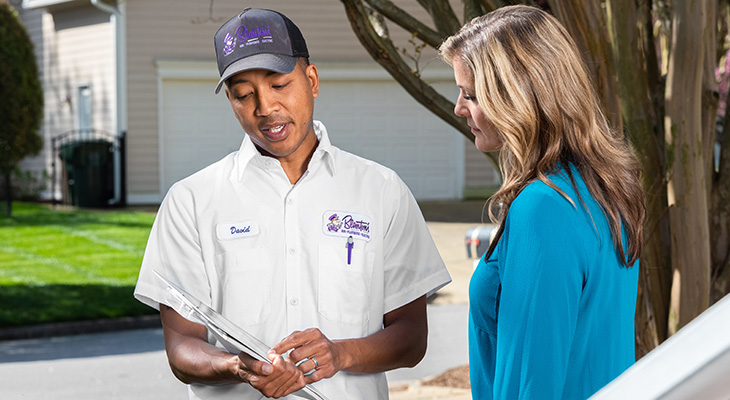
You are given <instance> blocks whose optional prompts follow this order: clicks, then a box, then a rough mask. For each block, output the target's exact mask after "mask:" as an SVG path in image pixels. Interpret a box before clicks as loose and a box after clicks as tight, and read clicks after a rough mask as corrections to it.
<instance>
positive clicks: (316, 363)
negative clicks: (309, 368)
mask: <svg viewBox="0 0 730 400" xmlns="http://www.w3.org/2000/svg"><path fill="white" fill-rule="evenodd" d="M310 360H312V361H314V369H317V367H319V363H318V362H317V359H316V358H314V356H312V358H311V359H310Z"/></svg>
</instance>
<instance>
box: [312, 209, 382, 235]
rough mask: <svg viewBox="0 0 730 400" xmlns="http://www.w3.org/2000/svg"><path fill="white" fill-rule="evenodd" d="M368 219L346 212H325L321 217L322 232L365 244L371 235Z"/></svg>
mask: <svg viewBox="0 0 730 400" xmlns="http://www.w3.org/2000/svg"><path fill="white" fill-rule="evenodd" d="M371 225H372V224H371V220H370V217H367V216H365V215H360V214H354V213H350V212H347V211H327V212H325V213H324V215H323V216H322V231H323V232H324V234H325V235H328V236H338V237H344V238H347V237H350V236H352V238H353V239H360V240H364V241H366V242H369V241H370V235H371V229H372V226H371Z"/></svg>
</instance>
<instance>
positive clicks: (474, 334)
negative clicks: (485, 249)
mask: <svg viewBox="0 0 730 400" xmlns="http://www.w3.org/2000/svg"><path fill="white" fill-rule="evenodd" d="M571 167H572V166H571ZM571 170H572V172H573V176H574V178H575V182H576V185H577V188H578V191H579V193H580V196H581V197H582V199H583V201H584V202H585V206H584V205H583V203H582V202H581V199H580V198H579V197H578V196H577V194H576V191H575V189H574V188H573V186H572V184H571V182H570V179H569V178H568V177H567V174H566V173H565V171H564V170H559V172H558V173H555V174H552V175H550V176H549V179H550V180H551V181H552V182H553V183H554V184H555V185H556V186H557V187H559V188H560V189H561V190H563V192H565V194H567V195H568V196H569V197H570V198H571V199H572V200H573V203H574V205H573V204H571V203H570V202H569V201H568V200H567V199H565V197H563V196H562V195H561V194H560V193H558V192H557V191H555V190H554V189H552V188H551V187H549V186H548V185H546V184H545V183H543V182H540V181H537V182H533V183H531V184H529V185H528V186H527V187H526V188H525V189H524V190H523V191H522V192H521V193H520V194H519V195H518V196H517V198H515V200H514V201H513V202H512V205H511V207H510V209H509V212H508V214H507V220H506V224H505V230H504V233H503V234H502V238H501V239H500V241H499V243H498V245H497V247H496V249H495V251H494V252H493V254H492V255H491V257H490V258H489V259H488V260H485V259H484V258H482V260H481V261H480V263H479V264H478V266H477V268H476V270H475V271H474V275H473V276H472V278H471V283H470V285H469V301H470V309H469V364H470V371H471V390H472V396H473V398H474V399H480V400H481V399H585V398H588V397H590V396H591V395H592V394H593V393H595V392H596V391H598V390H599V389H600V388H601V387H603V386H604V385H606V384H607V383H608V382H610V381H611V380H612V379H614V378H615V377H617V376H618V375H620V374H621V373H622V372H623V371H624V370H625V369H626V368H628V367H629V366H631V365H632V364H633V363H634V311H635V308H636V294H637V285H638V272H639V268H638V262H637V263H636V264H634V266H633V267H631V268H626V267H624V266H622V264H621V262H620V259H619V256H618V254H617V253H616V251H615V248H614V245H613V240H612V238H611V232H610V229H609V226H608V221H607V220H606V218H605V216H604V214H603V212H602V211H601V209H600V207H599V205H598V203H596V201H595V200H594V199H593V197H592V196H591V195H590V193H589V192H588V190H587V188H586V186H585V183H584V182H583V180H582V179H581V177H580V175H579V174H578V172H577V170H576V169H575V168H572V169H571ZM586 207H587V208H588V210H589V211H590V213H589V212H587V211H586ZM624 248H626V243H625V238H624Z"/></svg>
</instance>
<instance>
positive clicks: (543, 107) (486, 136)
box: [440, 6, 645, 399]
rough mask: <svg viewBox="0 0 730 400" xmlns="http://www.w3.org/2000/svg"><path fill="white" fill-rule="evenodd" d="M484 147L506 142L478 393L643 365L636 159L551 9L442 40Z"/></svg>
mask: <svg viewBox="0 0 730 400" xmlns="http://www.w3.org/2000/svg"><path fill="white" fill-rule="evenodd" d="M440 53H441V56H442V58H443V59H444V60H446V61H447V62H448V63H450V64H451V65H452V66H453V67H454V75H455V78H456V83H457V85H458V86H459V88H460V90H461V93H460V97H459V100H458V101H457V104H456V108H455V110H454V112H455V113H456V114H457V115H459V116H463V117H466V120H467V123H468V124H469V126H470V127H471V128H472V132H473V133H474V135H475V138H476V139H475V144H476V147H477V148H478V149H479V150H482V151H496V150H498V151H499V160H500V169H501V171H502V175H503V178H504V179H503V183H502V186H501V187H500V189H499V190H498V191H497V193H496V194H495V195H494V196H493V197H492V198H491V199H490V207H489V214H490V217H491V218H492V220H494V221H495V222H498V223H499V224H500V225H499V230H498V233H497V237H496V238H495V239H494V240H493V241H492V245H491V247H490V249H489V251H488V252H487V254H486V255H485V257H484V258H483V259H482V260H481V262H480V263H479V265H478V266H477V269H476V271H475V272H474V275H473V277H472V279H471V283H470V288H469V299H470V318H469V361H470V370H471V383H472V395H473V397H474V398H475V399H492V398H494V399H518V398H519V399H527V398H539V399H551V398H552V399H584V398H587V397H590V396H591V395H592V394H593V393H595V392H596V391H597V390H598V389H600V388H601V387H602V386H604V385H606V384H607V383H608V382H609V381H611V380H612V379H614V378H615V377H617V376H618V375H619V374H621V372H623V371H624V370H625V369H626V368H628V367H629V366H630V365H631V364H632V363H633V362H634V310H635V307H636V292H637V281H638V257H639V254H640V253H641V247H642V225H643V220H644V214H645V208H644V198H643V191H642V188H641V182H640V180H639V167H638V163H637V162H636V159H635V157H634V156H633V155H632V153H631V151H630V149H629V146H628V144H627V143H626V141H625V139H624V138H623V137H622V136H621V135H619V134H617V133H616V132H614V131H612V130H611V129H610V128H609V126H608V123H607V121H606V118H605V117H604V115H603V114H602V112H601V110H600V106H599V104H598V100H597V97H596V95H595V92H594V90H593V88H592V87H591V83H590V79H589V77H588V73H587V71H586V68H585V66H584V64H583V63H582V60H581V56H580V53H579V52H578V49H577V47H576V46H575V44H574V42H573V40H572V39H571V37H570V36H569V34H568V33H567V31H566V30H565V29H564V28H563V27H562V26H561V25H560V23H559V22H558V21H557V20H556V19H555V18H554V17H552V16H550V15H549V14H547V13H545V12H543V11H541V10H540V9H537V8H533V7H527V6H513V7H504V8H501V9H498V10H496V11H494V12H491V13H489V14H487V15H484V16H482V17H478V18H476V19H474V20H473V21H471V22H469V23H467V24H466V25H465V26H464V27H463V28H461V30H460V31H459V32H458V33H456V34H455V35H454V36H452V37H450V38H449V39H447V40H446V42H445V43H444V44H443V45H442V46H441V48H440Z"/></svg>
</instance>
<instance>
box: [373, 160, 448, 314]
mask: <svg viewBox="0 0 730 400" xmlns="http://www.w3.org/2000/svg"><path fill="white" fill-rule="evenodd" d="M383 205H384V214H385V218H384V221H385V224H386V229H385V233H384V238H383V247H384V254H383V259H384V260H383V262H384V279H385V303H384V305H385V312H386V313H387V312H390V311H393V310H395V309H396V308H398V307H401V306H403V305H406V304H408V303H410V302H411V301H413V300H415V299H417V298H419V297H421V296H423V295H424V294H425V295H429V296H430V295H431V294H433V293H435V292H436V291H437V290H439V289H440V288H441V287H443V286H445V285H446V284H448V283H449V282H451V276H449V273H448V270H447V269H446V266H445V265H444V262H443V260H442V259H441V256H440V254H439V252H438V250H437V249H436V245H435V244H434V242H433V238H432V237H431V233H430V232H429V230H428V227H427V226H426V221H425V220H424V219H423V215H422V214H421V210H420V208H419V207H418V204H417V203H416V200H415V199H414V198H413V195H412V194H411V192H410V190H408V188H407V187H406V185H405V183H403V181H401V180H400V178H398V177H397V176H395V174H393V176H392V179H391V180H390V182H388V185H386V187H385V188H384V195H383Z"/></svg>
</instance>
